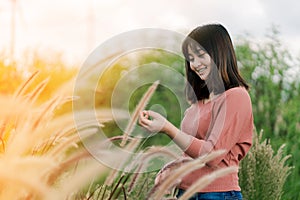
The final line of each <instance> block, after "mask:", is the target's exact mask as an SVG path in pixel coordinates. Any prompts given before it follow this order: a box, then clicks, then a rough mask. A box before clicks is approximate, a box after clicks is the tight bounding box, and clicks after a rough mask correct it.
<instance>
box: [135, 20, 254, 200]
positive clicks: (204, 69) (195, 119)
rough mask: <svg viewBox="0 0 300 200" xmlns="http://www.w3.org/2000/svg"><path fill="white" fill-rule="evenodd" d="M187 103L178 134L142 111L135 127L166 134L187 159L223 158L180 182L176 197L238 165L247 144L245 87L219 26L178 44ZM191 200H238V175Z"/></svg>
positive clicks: (250, 125) (250, 127) (249, 113)
mask: <svg viewBox="0 0 300 200" xmlns="http://www.w3.org/2000/svg"><path fill="white" fill-rule="evenodd" d="M182 51H183V54H184V56H185V58H186V62H185V67H186V77H187V87H186V95H187V100H188V101H189V102H190V103H191V106H190V107H189V108H188V109H187V110H186V112H185V116H184V118H183V120H182V123H181V130H180V129H178V128H176V127H175V126H174V125H173V124H172V123H170V122H169V121H168V120H167V119H165V118H164V117H163V116H161V115H160V114H158V113H156V112H153V111H143V112H142V113H141V114H140V119H139V123H140V125H141V126H143V127H144V128H146V129H147V130H149V131H151V132H159V131H160V132H162V133H165V134H167V135H168V136H169V137H170V138H172V139H173V141H174V142H175V143H176V144H177V145H178V146H179V147H180V148H181V149H182V150H183V151H184V153H185V155H187V156H190V157H192V158H196V157H199V156H201V155H204V154H207V153H209V152H211V151H214V150H219V149H223V150H225V151H226V152H225V154H224V155H223V156H221V157H218V158H216V159H215V160H213V161H211V162H209V163H207V165H206V166H205V167H203V168H200V169H198V170H196V171H194V172H192V173H191V174H189V175H187V176H186V177H184V178H183V179H182V181H181V183H180V185H179V186H178V188H179V192H178V194H177V197H179V196H181V195H182V194H183V193H184V192H185V190H186V189H187V188H189V187H190V186H191V185H192V184H193V183H194V182H195V181H197V179H199V178H201V177H202V176H204V175H206V174H209V173H211V172H213V171H214V170H216V169H219V168H222V167H228V166H238V165H239V162H240V161H241V159H242V158H244V157H245V155H246V154H247V152H248V151H249V149H250V147H251V144H252V132H253V116H252V106H251V100H250V97H249V94H248V91H247V90H248V88H249V87H248V85H247V83H246V82H245V80H244V79H243V78H242V77H241V75H240V73H239V71H238V67H237V61H236V56H235V52H234V48H233V45H232V41H231V39H230V36H229V34H228V32H227V30H226V29H225V28H224V27H223V26H222V25H220V24H208V25H204V26H200V27H197V28H196V29H194V30H193V31H192V32H191V33H190V34H189V35H188V36H187V37H186V39H185V40H184V42H183V44H182ZM193 199H213V200H219V199H220V200H221V199H238V200H240V199H242V194H241V188H240V187H239V183H238V172H235V173H232V174H229V175H226V176H223V177H221V178H218V179H216V180H215V181H213V182H212V183H211V184H210V185H208V186H207V187H206V188H204V189H202V190H201V191H199V192H198V193H197V194H196V195H194V197H193Z"/></svg>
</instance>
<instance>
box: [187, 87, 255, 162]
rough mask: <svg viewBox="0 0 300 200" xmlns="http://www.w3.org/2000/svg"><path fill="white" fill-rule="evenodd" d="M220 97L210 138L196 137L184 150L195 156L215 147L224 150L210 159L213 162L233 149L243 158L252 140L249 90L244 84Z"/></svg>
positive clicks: (209, 134)
mask: <svg viewBox="0 0 300 200" xmlns="http://www.w3.org/2000/svg"><path fill="white" fill-rule="evenodd" d="M220 98H221V99H218V101H217V102H216V103H215V105H214V107H213V110H212V112H213V113H212V115H213V116H212V122H211V125H210V128H209V130H208V132H207V138H206V139H205V140H201V139H198V138H196V137H194V138H193V139H192V142H191V145H190V146H189V147H188V148H187V149H186V150H185V153H186V154H187V155H189V156H190V157H193V158H196V157H199V156H201V155H204V154H207V153H209V152H211V151H213V150H221V149H222V150H225V153H224V154H223V155H222V156H220V157H218V158H216V159H214V160H213V161H211V162H209V163H208V164H209V165H212V166H214V165H217V164H218V163H220V162H221V161H222V160H223V159H224V158H225V156H226V155H227V154H228V153H229V151H231V150H232V149H234V151H231V153H234V154H236V155H234V156H236V157H238V158H239V159H241V158H243V157H244V156H245V155H246V153H247V152H248V150H249V149H250V147H251V144H252V132H253V115H252V106H251V100H250V96H249V94H248V92H247V91H246V90H245V89H243V88H236V89H231V91H230V92H227V93H225V95H222V96H221V97H220ZM235 146H237V147H238V148H236V147H235ZM234 147H235V148H234Z"/></svg>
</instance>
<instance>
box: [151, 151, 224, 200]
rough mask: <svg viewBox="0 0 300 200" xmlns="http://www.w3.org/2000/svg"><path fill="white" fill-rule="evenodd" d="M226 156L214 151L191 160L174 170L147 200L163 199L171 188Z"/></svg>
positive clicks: (221, 152)
mask: <svg viewBox="0 0 300 200" xmlns="http://www.w3.org/2000/svg"><path fill="white" fill-rule="evenodd" d="M222 154H224V151H223V150H219V151H214V152H211V153H209V154H207V155H204V156H201V157H199V158H197V159H194V160H191V161H189V162H186V163H184V164H182V165H181V166H179V167H178V168H177V169H174V171H173V173H172V174H170V175H169V176H168V177H166V179H165V180H164V181H163V182H161V184H157V185H155V186H154V187H153V188H152V189H151V191H150V192H149V194H148V197H147V199H162V198H163V196H164V195H165V192H166V191H168V190H169V189H170V188H171V187H174V186H175V185H177V184H178V183H179V182H180V180H181V179H182V178H183V177H184V176H186V175H187V174H189V173H191V172H192V171H194V170H196V169H200V168H202V167H204V166H205V163H207V162H209V161H210V160H213V159H215V158H217V157H218V156H220V155H222Z"/></svg>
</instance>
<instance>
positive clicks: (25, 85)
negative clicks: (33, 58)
mask: <svg viewBox="0 0 300 200" xmlns="http://www.w3.org/2000/svg"><path fill="white" fill-rule="evenodd" d="M38 73H39V71H38V70H37V71H35V72H34V73H32V74H31V76H30V77H29V78H28V79H27V81H25V82H24V83H23V84H22V85H21V86H20V87H19V88H18V89H17V91H16V92H15V95H14V97H20V96H23V94H24V93H25V92H26V90H27V89H28V87H29V86H30V83H31V82H32V81H33V80H34V78H35V77H36V76H37V75H38Z"/></svg>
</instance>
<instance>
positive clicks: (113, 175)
mask: <svg viewBox="0 0 300 200" xmlns="http://www.w3.org/2000/svg"><path fill="white" fill-rule="evenodd" d="M140 142H141V140H140V139H135V138H133V139H132V141H131V142H130V143H128V144H127V145H126V146H125V148H124V150H126V151H127V152H134V150H135V149H136V148H137V147H138V145H139V144H140ZM129 160H131V158H130V156H128V157H124V158H122V159H121V160H120V162H119V164H118V166H117V169H112V171H111V172H110V174H109V175H108V177H107V178H106V180H105V183H104V184H105V185H107V186H111V185H112V184H113V182H114V181H115V179H116V178H117V176H118V172H119V169H124V166H125V165H126V164H127V162H128V161H129Z"/></svg>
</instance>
